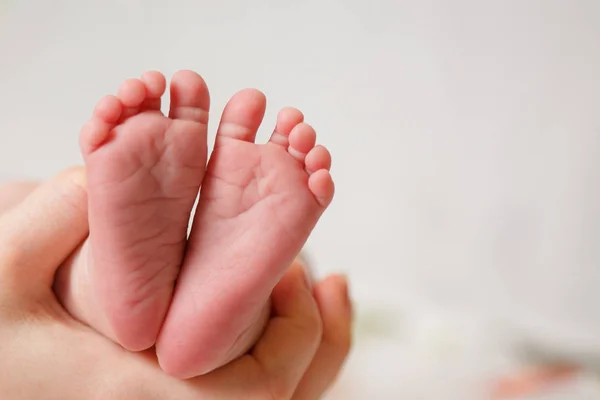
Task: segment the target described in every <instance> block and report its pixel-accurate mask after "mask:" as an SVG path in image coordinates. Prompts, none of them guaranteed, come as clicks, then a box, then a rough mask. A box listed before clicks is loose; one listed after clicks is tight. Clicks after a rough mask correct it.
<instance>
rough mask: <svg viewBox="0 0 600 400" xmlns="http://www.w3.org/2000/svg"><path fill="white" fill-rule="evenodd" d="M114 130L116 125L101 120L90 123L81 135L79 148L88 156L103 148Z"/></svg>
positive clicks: (92, 120)
mask: <svg viewBox="0 0 600 400" xmlns="http://www.w3.org/2000/svg"><path fill="white" fill-rule="evenodd" d="M113 128H114V124H109V123H107V122H106V121H104V120H101V119H99V118H94V119H91V120H90V121H88V122H87V123H86V124H85V125H84V126H83V128H82V129H81V134H80V135H79V147H80V148H81V152H82V153H83V155H84V156H87V155H88V154H90V153H93V152H94V151H95V150H96V149H98V148H99V147H100V146H102V145H103V144H104V143H105V142H106V141H107V140H108V138H109V136H110V132H111V130H112V129H113Z"/></svg>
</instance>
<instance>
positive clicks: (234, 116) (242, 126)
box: [217, 89, 267, 143]
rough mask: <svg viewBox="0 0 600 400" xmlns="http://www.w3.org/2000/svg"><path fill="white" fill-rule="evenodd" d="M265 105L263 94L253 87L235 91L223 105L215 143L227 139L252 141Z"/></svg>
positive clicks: (265, 100) (260, 121)
mask: <svg viewBox="0 0 600 400" xmlns="http://www.w3.org/2000/svg"><path fill="white" fill-rule="evenodd" d="M266 107H267V99H266V97H265V95H264V94H263V93H262V92H260V91H258V90H255V89H244V90H242V91H240V92H238V93H236V94H235V95H234V96H233V97H232V98H231V100H229V102H228V103H227V105H226V106H225V109H224V110H223V115H222V116H221V123H220V124H219V129H218V132H217V143H220V142H222V141H223V140H227V139H236V140H243V141H246V142H254V139H255V138H256V132H257V131H258V128H259V127H260V124H261V123H262V120H263V117H264V115H265V109H266Z"/></svg>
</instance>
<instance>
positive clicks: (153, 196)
mask: <svg viewBox="0 0 600 400" xmlns="http://www.w3.org/2000/svg"><path fill="white" fill-rule="evenodd" d="M165 87H166V82H165V79H164V77H163V76H162V75H161V74H159V73H156V72H149V73H146V74H144V75H143V76H142V78H141V79H133V80H128V81H126V82H125V83H124V84H123V85H122V87H121V88H120V89H119V91H118V94H117V96H116V97H115V96H109V97H106V98H104V99H102V100H101V101H100V103H99V104H98V106H97V107H96V110H95V111H94V115H93V117H92V119H91V121H90V122H88V123H87V124H86V126H85V127H84V129H83V130H82V134H81V140H80V142H81V148H82V152H83V155H84V159H85V162H86V166H87V174H88V195H89V221H90V238H89V240H88V241H87V242H86V243H85V244H84V245H83V247H82V249H83V250H82V251H81V252H79V253H78V254H79V255H78V256H75V257H74V258H72V259H71V260H70V261H69V262H68V263H67V265H65V267H64V268H62V269H61V271H59V274H58V275H57V278H56V283H55V290H56V292H57V294H58V296H59V298H60V299H61V301H62V303H63V304H64V305H65V307H66V308H67V309H68V310H69V311H70V312H71V313H72V314H73V315H74V316H76V317H78V318H79V319H80V320H82V321H83V322H86V323H88V324H89V325H91V326H92V327H93V328H95V329H97V330H100V331H101V332H102V333H104V334H105V335H107V336H109V337H111V338H112V339H113V340H115V341H117V342H118V343H120V344H121V345H123V346H124V347H126V348H127V349H129V350H134V351H135V350H142V349H145V348H148V347H151V346H152V345H153V344H154V343H155V341H156V346H157V353H158V357H159V360H160V363H161V366H162V367H163V369H165V371H166V372H168V373H169V374H171V375H174V376H177V377H180V378H189V377H192V376H196V375H201V374H204V373H206V372H209V371H211V370H213V369H215V368H217V367H219V366H221V365H223V364H225V363H226V362H228V361H230V360H231V359H233V358H235V357H237V356H238V355H240V354H242V353H243V352H245V351H247V350H248V349H249V348H250V347H251V346H252V345H253V344H254V341H255V339H256V338H257V337H258V335H259V334H260V333H261V330H262V328H263V326H264V323H265V321H266V318H267V317H268V316H269V313H270V308H269V307H270V306H269V297H270V294H271V291H272V289H273V287H274V286H275V284H276V283H277V282H278V281H279V280H280V278H281V277H282V276H283V274H284V273H285V271H286V269H287V268H288V267H289V265H290V264H291V263H292V261H293V259H294V257H295V256H296V255H297V254H298V253H299V251H300V250H301V248H302V247H303V245H304V243H305V242H306V240H307V238H308V236H309V234H310V232H311V231H312V229H313V228H314V226H315V224H316V223H317V221H318V219H319V217H320V216H321V214H322V213H323V211H324V210H325V209H326V208H327V206H328V205H329V203H330V202H331V200H332V198H333V192H334V185H333V181H332V179H331V176H330V174H329V168H330V166H331V157H330V155H329V152H328V151H327V150H326V149H325V148H324V147H322V146H315V142H316V133H315V131H314V130H313V129H312V128H311V127H310V126H309V125H307V124H305V123H304V122H303V119H304V117H303V115H302V113H301V112H300V111H298V110H296V109H292V108H287V109H284V110H282V111H281V112H280V114H279V116H278V118H277V123H276V127H275V130H274V132H273V135H272V136H271V139H270V141H269V142H268V143H266V144H255V143H254V139H255V136H256V132H257V130H258V128H259V126H260V124H261V122H262V119H263V116H264V111H265V106H266V105H265V103H266V100H265V97H264V95H263V94H262V93H260V92H258V91H255V90H244V91H241V92H239V93H238V94H236V95H235V96H234V97H233V98H232V99H231V100H230V101H229V103H228V104H227V106H226V108H225V110H224V112H223V115H222V119H221V122H220V125H219V129H218V132H217V138H216V142H215V149H214V151H213V153H212V155H211V158H210V162H209V165H208V167H206V132H207V121H208V109H209V95H208V90H207V88H206V85H205V83H204V81H203V80H202V78H200V76H198V75H196V74H195V73H192V72H189V71H183V72H179V73H177V74H176V75H175V76H173V79H172V81H171V89H170V91H171V110H170V112H169V116H168V117H166V116H164V115H163V114H162V113H161V111H160V105H161V102H160V98H161V96H162V94H163V92H164V90H165ZM201 184H202V189H201V194H200V200H199V203H198V207H197V210H196V215H195V218H194V221H193V227H192V232H191V235H190V237H189V239H188V240H187V242H186V237H187V228H188V224H189V219H190V213H191V210H192V207H193V203H194V200H195V198H196V196H197V194H198V190H199V188H200V185H201ZM180 269H181V270H180ZM176 280H177V285H176V286H175V281H176ZM174 289H175V292H174V293H173V290H174ZM167 310H168V312H167ZM98 316H100V317H98ZM161 326H162V328H161ZM159 331H160V332H159ZM157 338H158V340H157Z"/></svg>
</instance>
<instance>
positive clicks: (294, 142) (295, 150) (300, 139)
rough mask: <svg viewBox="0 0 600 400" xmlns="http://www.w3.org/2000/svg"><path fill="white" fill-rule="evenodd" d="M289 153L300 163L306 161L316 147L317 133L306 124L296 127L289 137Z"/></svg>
mask: <svg viewBox="0 0 600 400" xmlns="http://www.w3.org/2000/svg"><path fill="white" fill-rule="evenodd" d="M288 140H289V142H290V145H289V147H288V152H289V153H290V154H291V155H292V156H293V157H294V158H295V159H297V160H298V161H302V162H303V161H304V158H305V157H306V154H308V152H309V151H310V150H311V149H312V148H313V147H314V146H315V142H316V141H317V133H316V132H315V130H314V129H313V127H312V126H310V125H308V124H306V123H304V122H303V123H300V124H298V125H296V126H295V127H294V128H293V129H292V131H291V132H290V136H289V139H288Z"/></svg>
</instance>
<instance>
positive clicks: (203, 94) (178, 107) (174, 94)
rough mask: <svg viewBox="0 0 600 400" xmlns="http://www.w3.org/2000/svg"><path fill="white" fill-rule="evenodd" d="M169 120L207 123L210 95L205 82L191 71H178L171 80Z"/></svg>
mask: <svg viewBox="0 0 600 400" xmlns="http://www.w3.org/2000/svg"><path fill="white" fill-rule="evenodd" d="M170 92H171V109H170V111H169V118H173V119H180V120H186V121H193V122H198V123H202V124H207V123H208V112H209V110H210V94H209V92H208V87H207V86H206V82H205V81H204V79H202V77H201V76H200V75H198V74H197V73H195V72H193V71H179V72H177V73H175V75H173V77H172V78H171V88H170Z"/></svg>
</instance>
